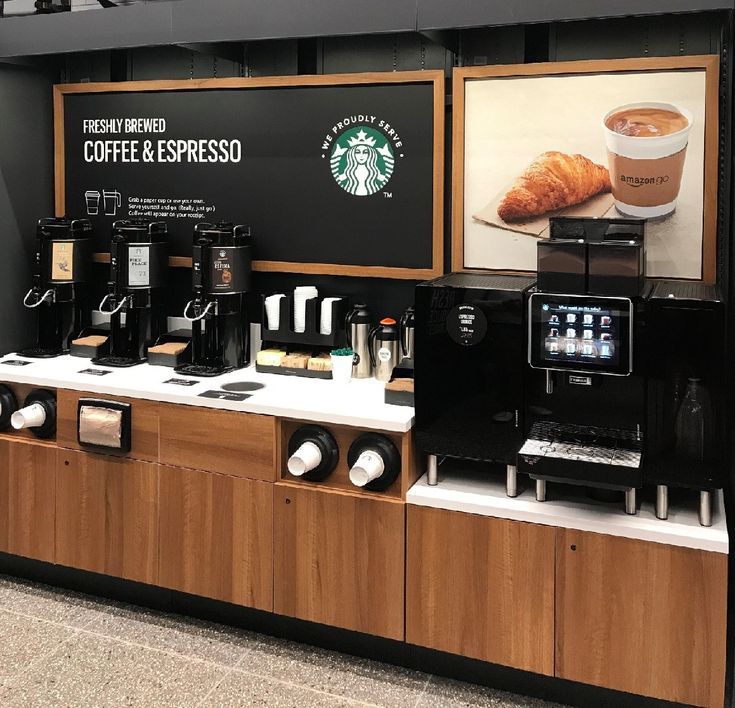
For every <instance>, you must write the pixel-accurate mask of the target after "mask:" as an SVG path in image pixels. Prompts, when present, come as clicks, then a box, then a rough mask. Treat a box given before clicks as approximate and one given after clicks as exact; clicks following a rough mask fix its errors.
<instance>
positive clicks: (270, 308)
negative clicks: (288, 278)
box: [265, 293, 286, 329]
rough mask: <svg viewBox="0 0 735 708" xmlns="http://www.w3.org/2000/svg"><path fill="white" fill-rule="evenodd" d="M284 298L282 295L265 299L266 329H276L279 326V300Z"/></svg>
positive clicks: (278, 294)
mask: <svg viewBox="0 0 735 708" xmlns="http://www.w3.org/2000/svg"><path fill="white" fill-rule="evenodd" d="M284 297H286V296H285V295H284V294H283V293H277V294H276V295H269V296H268V297H267V298H266V299H265V315H266V320H267V321H266V323H265V326H266V329H278V328H279V326H280V324H281V298H284Z"/></svg>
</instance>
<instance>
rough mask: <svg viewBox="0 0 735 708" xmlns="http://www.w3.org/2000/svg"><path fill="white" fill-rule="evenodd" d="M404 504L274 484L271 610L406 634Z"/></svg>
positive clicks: (369, 630)
mask: <svg viewBox="0 0 735 708" xmlns="http://www.w3.org/2000/svg"><path fill="white" fill-rule="evenodd" d="M404 511H405V505H404V504H403V503H402V502H399V501H393V500H389V499H375V498H372V497H360V496H359V495H356V494H347V493H345V492H339V491H326V490H319V489H307V488H304V487H298V486H296V485H287V484H277V485H276V493H275V510H274V513H275V540H274V542H275V573H274V575H275V581H274V582H275V592H274V595H275V603H274V604H275V611H276V612H277V613H279V614H283V615H288V616H291V617H299V618H301V619H305V620H309V621H311V622H319V623H321V624H327V625H330V626H333V627H343V628H345V629H352V630H355V631H358V632H366V633H367V634H375V635H378V636H381V637H389V638H391V639H399V640H400V639H403V636H404V631H403V617H404V613H403V607H404V577H405V572H404V544H405V523H404V518H405V517H404Z"/></svg>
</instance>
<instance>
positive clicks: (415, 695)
mask: <svg viewBox="0 0 735 708" xmlns="http://www.w3.org/2000/svg"><path fill="white" fill-rule="evenodd" d="M361 705H362V706H364V705H378V706H391V707H394V706H396V707H397V706H401V707H402V706H422V707H426V706H497V707H504V706H533V707H534V708H535V707H541V706H552V704H550V703H544V702H543V701H539V700H535V699H529V698H524V697H522V696H514V695H511V694H508V693H502V692H500V691H492V690H490V689H486V688H480V687H478V686H473V685H470V684H464V683H460V682H457V681H448V680H446V679H441V678H437V677H434V676H430V675H428V674H424V673H420V672H418V671H409V670H407V669H401V668H396V667H393V666H389V665H387V664H381V663H379V662H375V661H367V660H364V659H356V658H354V657H351V656H346V655H343V654H338V653H336V652H330V651H325V650H322V649H315V648H313V647H309V646H306V645H303V644H296V643H294V642H288V641H283V640H280V639H273V638H271V637H267V636H264V635H260V634H255V633H253V632H247V631H244V630H241V629H233V628H231V627H225V626H222V625H217V624H213V623H206V622H201V621H198V620H192V619H187V618H183V617H179V616H177V615H167V614H164V613H157V612H151V611H148V610H143V609H139V608H136V607H133V606H130V605H123V604H119V603H114V602H110V601H105V600H100V599H97V598H92V597H89V596H86V595H80V594H76V593H70V592H66V591H61V590H56V589H53V588H50V587H48V586H45V585H38V584H35V583H30V582H26V581H20V580H17V579H13V578H8V577H5V576H0V706H3V708H9V707H11V706H23V707H24V708H26V707H28V706H84V707H85V708H86V707H87V706H146V707H148V706H278V707H285V706H294V707H296V706H298V708H306V707H307V706H325V707H327V708H329V707H331V706H361Z"/></svg>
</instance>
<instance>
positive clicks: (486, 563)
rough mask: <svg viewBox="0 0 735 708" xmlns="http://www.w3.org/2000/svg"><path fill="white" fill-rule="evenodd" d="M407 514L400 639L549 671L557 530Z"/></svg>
mask: <svg viewBox="0 0 735 708" xmlns="http://www.w3.org/2000/svg"><path fill="white" fill-rule="evenodd" d="M407 513H408V520H407V528H408V531H407V543H406V548H407V551H406V553H407V556H406V574H407V576H406V641H408V642H410V643H411V644H418V645H420V646H425V647H430V648H432V649H439V650H441V651H447V652H451V653H453V654H460V655H463V656H468V657H472V658H475V659H481V660H483V661H489V662H492V663H496V664H503V665H506V666H513V667H516V668H519V669H525V670H527V671H533V672H535V673H540V674H548V675H553V673H554V548H555V541H554V537H555V530H554V529H553V528H550V527H547V526H539V525H535V524H528V523H522V522H518V521H509V520H506V519H495V518H490V517H486V516H477V515H474V514H465V513H459V512H453V511H445V510H443V509H431V508H427V507H420V506H409V507H408V512H407Z"/></svg>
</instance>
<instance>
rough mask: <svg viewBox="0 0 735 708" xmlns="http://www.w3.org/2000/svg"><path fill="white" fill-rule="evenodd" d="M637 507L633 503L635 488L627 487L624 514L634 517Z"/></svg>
mask: <svg viewBox="0 0 735 708" xmlns="http://www.w3.org/2000/svg"><path fill="white" fill-rule="evenodd" d="M636 512H637V506H636V503H635V487H629V488H628V489H626V490H625V513H626V514H630V515H631V516H635V515H636Z"/></svg>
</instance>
